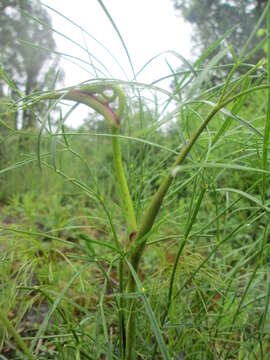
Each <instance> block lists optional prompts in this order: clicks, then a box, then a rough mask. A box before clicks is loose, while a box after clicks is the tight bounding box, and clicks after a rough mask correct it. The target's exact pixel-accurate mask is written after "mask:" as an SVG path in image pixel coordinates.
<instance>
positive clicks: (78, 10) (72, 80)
mask: <svg viewBox="0 0 270 360" xmlns="http://www.w3.org/2000/svg"><path fill="white" fill-rule="evenodd" d="M42 3H43V4H45V5H48V6H50V7H52V8H53V9H55V10H56V11H58V12H59V13H60V14H61V15H64V16H65V17H67V18H69V19H70V20H72V21H73V22H75V23H76V24H77V25H79V26H80V27H81V28H83V29H84V30H85V32H83V31H82V30H81V29H79V28H77V27H76V26H74V25H72V24H71V23H70V22H68V21H67V20H65V19H64V18H63V17H61V16H60V15H59V14H57V13H55V12H53V11H51V10H50V9H48V8H47V11H48V13H49V15H50V16H51V18H52V26H53V28H54V29H55V30H56V31H58V32H61V33H62V34H64V35H65V36H66V37H68V38H69V39H67V38H65V37H63V36H60V35H58V34H56V33H55V34H54V38H55V40H56V45H57V50H58V51H60V52H63V53H66V54H69V55H70V56H73V57H74V58H71V57H69V61H68V60H63V59H62V60H61V67H62V68H63V69H64V71H65V80H64V85H65V86H73V85H76V84H78V83H80V82H83V81H87V80H89V79H91V78H92V79H93V78H95V77H96V76H98V77H106V78H117V79H121V80H132V79H133V78H134V76H133V72H132V68H131V66H130V64H129V61H128V57H127V55H126V53H125V50H124V48H123V45H122V44H121V41H120V39H119V37H118V36H117V33H116V31H115V30H114V28H113V26H112V24H111V22H110V21H109V19H108V17H107V16H106V14H105V12H104V10H103V9H102V7H101V6H100V4H99V2H98V1H97V0H76V1H71V0H70V1H64V0H42ZM103 3H104V5H105V6H106V8H107V10H108V12H109V13H110V16H111V17H112V18H113V20H114V22H115V24H116V26H117V28H118V30H119V31H120V33H121V36H122V38H123V40H124V42H125V44H126V47H127V49H128V52H129V55H130V58H131V61H132V64H133V67H134V71H135V73H137V72H138V71H139V70H140V69H141V68H142V67H143V66H144V65H145V64H146V63H147V61H149V60H150V59H151V58H152V57H154V56H155V55H158V54H160V53H163V52H166V51H168V50H173V51H176V52H177V53H179V54H181V55H182V56H184V57H186V58H190V50H191V45H190V42H191V41H190V34H191V28H190V25H189V24H187V23H186V22H184V21H183V19H182V18H181V17H180V16H179V14H178V16H177V15H176V11H175V10H174V8H173V1H172V0H136V1H134V0H103ZM86 32H88V34H86ZM89 34H90V36H89ZM92 37H94V38H96V39H97V40H98V41H99V42H100V43H101V44H102V45H103V46H105V47H107V49H108V50H109V51H107V50H104V48H103V47H102V45H100V44H98V42H96V41H95V40H93V38H92ZM70 39H71V40H72V41H70ZM75 43H76V44H75ZM109 52H110V53H111V54H113V57H114V58H113V57H112V56H111V55H110V54H109ZM75 58H76V59H75ZM77 58H78V59H79V60H78V59H77ZM117 62H119V64H120V65H121V66H119V65H118V64H117ZM168 64H169V65H168ZM181 64H182V61H181V60H180V59H179V58H177V57H176V56H174V55H172V54H171V53H165V54H163V55H162V56H160V57H158V58H157V59H156V60H154V61H153V62H151V65H149V66H147V67H146V68H145V69H144V70H143V71H142V72H141V73H140V74H139V75H138V76H137V78H136V80H137V81H140V82H143V83H151V82H152V81H154V80H156V79H158V78H160V77H162V76H166V75H168V74H169V73H171V72H170V70H169V66H171V67H172V68H174V69H177V68H179V67H180V66H181ZM78 65H79V66H78ZM121 67H122V69H121ZM123 69H124V71H123ZM163 86H164V88H166V87H168V86H169V83H168V82H167V83H164V84H163ZM87 113H88V109H87V108H86V107H85V106H83V105H80V107H79V108H78V110H76V113H74V114H73V115H72V116H71V118H70V119H69V123H68V124H69V125H72V126H73V125H79V124H80V123H81V120H79V119H83V117H84V116H86V114H87Z"/></svg>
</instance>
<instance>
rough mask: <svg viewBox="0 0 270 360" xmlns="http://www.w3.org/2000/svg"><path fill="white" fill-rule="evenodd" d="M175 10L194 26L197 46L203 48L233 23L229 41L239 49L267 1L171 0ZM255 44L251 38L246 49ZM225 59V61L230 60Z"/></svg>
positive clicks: (256, 40) (253, 60)
mask: <svg viewBox="0 0 270 360" xmlns="http://www.w3.org/2000/svg"><path fill="white" fill-rule="evenodd" d="M173 1H174V6H175V9H176V10H177V11H179V10H180V11H181V14H182V15H183V17H184V19H185V20H186V21H188V22H190V23H191V24H192V25H193V26H194V34H193V37H192V39H193V42H194V44H195V46H196V48H198V49H200V50H205V49H207V48H208V47H209V45H210V44H212V43H213V42H214V41H216V40H217V39H218V38H220V37H221V36H222V35H224V34H225V32H226V31H227V30H229V29H232V28H233V27H234V26H236V29H234V31H233V32H232V33H231V35H230V38H229V41H230V42H231V44H232V46H233V48H234V50H235V51H236V52H238V51H239V50H241V49H242V47H243V45H244V44H245V43H246V41H247V39H248V36H249V35H250V33H251V31H252V30H253V28H254V26H255V24H256V23H257V21H258V19H259V17H260V16H261V14H262V12H263V10H264V9H265V6H266V5H267V0H173ZM257 44H258V38H256V37H255V38H254V39H253V41H252V42H251V44H250V47H249V49H250V50H251V49H253V48H254V47H255V46H256V45H257ZM262 56H264V53H263V50H261V51H259V52H256V54H254V55H253V56H252V57H251V58H250V59H249V62H251V63H256V62H257V61H258V60H259V59H260V58H261V57H262ZM230 60H231V59H230V58H229V57H227V58H225V62H227V63H228V62H230Z"/></svg>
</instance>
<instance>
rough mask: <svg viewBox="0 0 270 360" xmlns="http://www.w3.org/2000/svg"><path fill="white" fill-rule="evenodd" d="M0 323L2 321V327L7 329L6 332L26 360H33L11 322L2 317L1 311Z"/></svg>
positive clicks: (1, 312) (0, 312)
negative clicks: (12, 338)
mask: <svg viewBox="0 0 270 360" xmlns="http://www.w3.org/2000/svg"><path fill="white" fill-rule="evenodd" d="M0 321H2V323H3V324H4V326H5V327H6V328H7V330H8V332H9V333H10V334H11V335H12V336H13V337H14V339H15V341H16V343H17V344H18V346H19V347H20V348H21V349H22V351H23V352H24V354H25V356H26V357H27V359H29V360H35V358H34V356H33V355H32V354H31V352H30V350H29V349H28V347H27V346H26V344H25V342H24V341H23V339H22V337H21V336H20V334H19V333H18V332H17V330H16V329H15V327H14V326H13V325H12V324H11V322H10V321H9V320H8V318H7V317H6V316H5V315H4V313H3V311H0Z"/></svg>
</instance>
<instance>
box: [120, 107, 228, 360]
mask: <svg viewBox="0 0 270 360" xmlns="http://www.w3.org/2000/svg"><path fill="white" fill-rule="evenodd" d="M223 106H224V103H223V104H219V103H218V104H217V105H216V106H215V107H214V108H213V109H212V110H211V111H210V112H209V114H208V116H207V117H206V119H205V120H204V122H203V123H202V124H201V126H200V127H199V128H198V129H197V130H196V131H195V132H194V133H193V135H192V136H191V138H190V140H189V141H188V142H187V143H186V145H185V146H184V147H183V148H182V150H181V152H180V154H179V155H178V157H177V158H176V160H175V162H174V164H173V166H172V167H171V168H170V170H169V174H168V175H167V177H166V178H165V179H164V180H163V182H162V183H161V185H160V187H159V189H158V190H157V192H156V193H155V195H154V196H153V198H152V200H151V202H150V205H149V207H148V208H147V210H146V212H145V213H144V215H143V218H142V222H141V225H140V227H139V230H138V233H137V235H136V237H135V239H134V241H133V246H132V247H131V252H130V262H131V264H132V266H133V268H134V270H135V271H136V272H137V271H138V266H139V261H140V259H141V256H142V253H143V250H144V248H145V245H146V241H147V236H146V235H147V233H148V232H149V231H150V230H151V228H152V226H153V224H154V221H155V219H156V216H157V214H158V212H159V209H160V207H161V204H162V202H163V199H164V197H165V195H166V194H167V192H168V189H169V187H170V185H171V183H172V181H173V179H174V176H175V171H177V167H179V166H180V165H181V164H182V163H183V162H184V160H185V159H186V157H187V155H188V154H189V152H190V150H191V149H192V147H193V145H194V144H195V143H196V141H197V139H198V138H199V136H200V134H201V133H202V132H203V130H204V129H205V128H206V126H207V125H208V124H209V122H210V121H211V119H212V118H213V117H214V116H215V115H216V113H217V112H218V111H219V110H220V109H221V108H222V107H223ZM135 290H136V283H135V280H134V278H133V276H132V274H131V273H130V272H129V274H128V292H129V293H133V292H135ZM128 310H129V322H128V327H127V357H126V359H127V360H132V356H133V355H132V351H133V348H134V340H135V337H136V324H135V301H134V300H130V301H129V309H128Z"/></svg>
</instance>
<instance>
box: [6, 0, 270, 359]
mask: <svg viewBox="0 0 270 360" xmlns="http://www.w3.org/2000/svg"><path fill="white" fill-rule="evenodd" d="M101 3H102V2H101ZM253 3H254V4H253ZM266 3H267V2H266V1H257V2H252V4H251V2H243V1H232V2H228V4H224V2H217V1H215V2H213V1H200V2H199V1H198V2H197V1H189V2H188V1H175V7H176V8H177V9H180V10H182V11H183V15H184V17H185V18H186V19H187V20H189V21H191V22H192V23H195V25H196V33H195V35H196V36H195V37H196V39H197V42H199V43H200V44H201V45H202V46H201V47H200V53H199V54H196V59H195V60H193V61H184V63H183V66H182V67H181V69H179V72H178V73H175V72H174V71H173V70H172V71H171V72H170V73H169V74H168V78H169V79H170V81H171V84H172V85H171V90H170V91H166V90H164V89H162V87H161V85H160V79H158V76H157V80H156V82H155V83H154V84H137V83H136V82H128V81H126V82H124V81H122V82H120V84H121V86H122V87H123V89H124V91H125V94H126V96H127V106H126V109H125V116H124V119H123V121H122V124H121V147H122V153H123V162H124V167H125V173H126V176H127V181H128V184H129V188H130V192H131V197H132V199H133V201H134V206H135V213H136V216H137V220H138V222H139V221H140V219H141V218H142V214H143V211H144V210H145V209H146V208H147V205H148V204H149V201H150V199H151V197H152V195H153V194H154V193H155V191H156V190H157V189H158V187H159V185H160V183H161V181H162V179H163V178H164V176H165V175H166V174H167V172H168V169H169V167H170V166H171V164H173V161H174V159H175V157H176V155H177V154H178V153H179V151H180V150H181V149H182V148H183V146H184V144H185V143H186V142H187V141H188V139H189V138H190V137H191V134H192V133H193V132H194V131H195V130H196V129H197V128H198V127H199V126H200V124H201V123H202V121H203V120H204V119H205V118H206V116H207V114H208V113H209V110H210V109H212V107H213V106H214V105H215V104H216V103H217V102H218V101H219V100H220V98H221V97H222V96H223V95H225V94H224V93H226V95H227V96H229V95H234V94H235V93H239V92H245V95H244V96H236V97H235V99H234V101H231V102H230V103H229V104H228V106H226V109H224V110H222V111H220V112H219V113H217V114H216V116H215V117H214V119H213V120H212V121H211V123H210V124H209V125H208V127H207V129H206V131H205V132H203V133H202V135H201V136H200V138H199V140H198V141H197V142H196V144H195V146H194V147H193V149H192V151H191V152H190V154H189V155H188V157H187V159H186V161H185V163H184V164H183V165H181V167H180V168H177V169H176V170H177V171H176V172H175V179H174V182H173V184H172V186H171V187H170V189H169V192H168V194H167V196H166V198H165V201H164V203H163V205H162V208H161V211H160V213H159V215H158V218H157V221H156V223H155V225H154V228H153V229H152V230H151V234H150V236H149V237H148V240H147V245H146V249H145V253H144V256H143V261H142V264H141V266H140V268H139V271H138V278H137V280H138V282H137V285H138V286H137V290H136V292H133V293H132V294H127V293H126V292H124V293H119V277H118V274H117V260H118V258H117V253H116V252H115V250H114V248H113V232H112V224H113V229H115V231H116V233H117V237H118V239H120V241H121V242H122V243H123V246H125V250H126V251H127V253H128V250H129V246H130V245H129V243H128V242H127V240H126V239H127V237H128V232H127V229H126V224H125V221H124V217H123V212H122V205H121V201H120V200H119V196H118V185H117V183H116V182H115V180H114V169H113V159H112V151H111V136H110V130H109V127H108V124H107V123H106V122H105V121H104V120H103V119H102V118H101V117H100V116H99V115H96V114H92V113H91V114H90V115H89V118H88V119H86V120H85V122H84V124H83V125H82V126H81V127H80V128H78V129H75V130H74V129H70V128H68V127H67V126H66V125H65V120H66V118H65V117H64V116H63V115H62V113H61V109H60V108H59V104H58V103H57V104H56V105H54V104H53V102H47V103H46V102H44V101H42V102H40V101H37V102H36V101H35V100H38V96H37V95H36V97H34V98H31V99H34V101H32V102H33V104H31V106H30V105H29V104H30V103H29V97H27V95H29V94H32V93H33V92H34V91H37V90H38V91H40V90H44V89H46V90H50V89H53V88H54V87H55V86H56V84H57V82H58V81H59V82H61V79H63V75H61V72H60V71H59V69H58V65H57V64H58V59H57V58H54V55H53V54H54V53H55V51H56V50H55V43H54V40H53V36H52V32H51V31H49V28H50V26H51V23H50V19H49V16H48V14H47V12H46V10H44V8H43V7H42V6H41V4H40V3H39V2H38V1H35V2H27V1H26V2H24V1H19V2H15V1H11V0H10V1H4V2H2V3H1V5H0V23H1V28H0V45H1V69H0V70H1V74H0V75H1V80H0V95H1V103H0V115H1V123H0V124H1V125H0V154H1V157H0V185H1V186H0V200H1V203H0V220H1V225H0V230H1V238H0V250H1V254H0V273H1V278H0V289H1V291H0V308H1V310H2V312H3V313H4V314H6V317H7V319H8V321H9V324H11V325H10V326H11V328H9V326H8V325H7V324H5V323H4V322H1V323H0V349H1V350H0V353H1V356H0V357H1V358H2V359H23V358H25V357H26V356H27V350H26V351H24V349H23V347H22V346H20V344H19V342H18V341H20V340H18V339H17V338H16V333H17V335H18V337H19V339H23V341H24V344H26V347H27V349H30V350H29V351H30V352H31V354H33V356H34V358H37V359H85V358H87V359H120V358H121V356H122V354H121V346H120V343H121V334H120V332H119V322H118V321H119V318H118V315H119V309H118V304H119V303H118V301H119V299H120V298H121V299H122V298H123V299H124V301H128V299H130V298H132V299H135V301H136V303H137V308H136V315H137V333H136V356H137V358H138V359H151V358H152V359H162V358H165V359H166V358H170V359H205V360H206V359H207V360H209V359H215V360H216V359H224V360H225V359H238V360H240V359H268V358H269V355H270V346H269V344H270V316H269V299H270V281H269V261H270V247H269V211H270V204H269V196H270V188H269V160H268V150H269V129H268V127H269V121H270V117H269V104H268V102H269V100H268V88H267V85H268V84H269V79H268V77H267V76H269V75H268V73H269V71H268V67H269V62H268V61H267V57H268V54H267V52H268V51H269V49H268V48H267V42H268V41H269V40H268V37H267V30H266V10H267V9H266V5H267V4H266ZM206 8H207V9H211V11H210V12H209V11H206ZM225 10H226V11H227V12H228V14H231V13H232V14H237V19H235V18H234V17H233V16H225V15H224V16H222V20H223V21H220V18H219V17H218V15H217V14H221V13H222V14H224V11H225ZM105 11H106V8H105ZM227 12H226V13H227ZM242 14H244V15H243V17H242ZM206 15H207V18H204V17H205V16H206ZM240 15H241V16H240ZM235 16H236V15H235ZM238 16H239V19H240V20H241V21H240V20H239V19H238ZM243 19H244V20H243ZM249 19H252V21H251V20H249ZM210 20H211V21H210ZM229 20H230V22H228V21H229ZM242 20H243V21H242ZM239 21H240V25H239ZM236 24H237V25H239V26H238V27H237V28H236V29H235V28H234V25H236ZM210 27H211V31H210ZM116 29H117V28H116ZM213 29H215V31H213ZM226 31H227V33H226V35H224V32H226ZM19 33H20V36H18V34H19ZM209 34H211V36H209ZM197 35H199V36H197ZM18 38H20V39H23V40H24V42H22V41H20V42H17V40H16V39H18ZM28 43H31V44H32V46H29V44H28ZM34 45H36V46H34ZM41 48H49V49H50V50H51V51H50V52H48V51H47V52H46V51H42V50H41ZM197 52H198V51H197ZM262 58H264V60H263V61H262ZM149 66H151V64H150V65H149ZM232 69H233V71H232ZM256 88H259V90H258V91H255V90H254V89H256ZM164 98H165V100H164ZM74 107H75V106H73V104H72V106H71V108H70V109H71V111H72V110H73V109H74ZM177 254H178V256H177ZM174 270H175V276H173V275H172V274H174ZM124 278H125V280H126V278H127V272H125V273H124ZM170 296H171V297H170ZM168 299H170V300H169V301H168ZM168 305H169V306H168ZM125 315H126V314H125ZM153 323H154V324H155V326H156V328H155V326H153ZM14 329H16V333H14ZM159 336H160V338H159ZM163 346H164V347H165V348H164V349H163V348H162V347H163ZM162 349H163V350H162ZM166 354H167V355H166ZM166 356H167V357H166Z"/></svg>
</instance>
